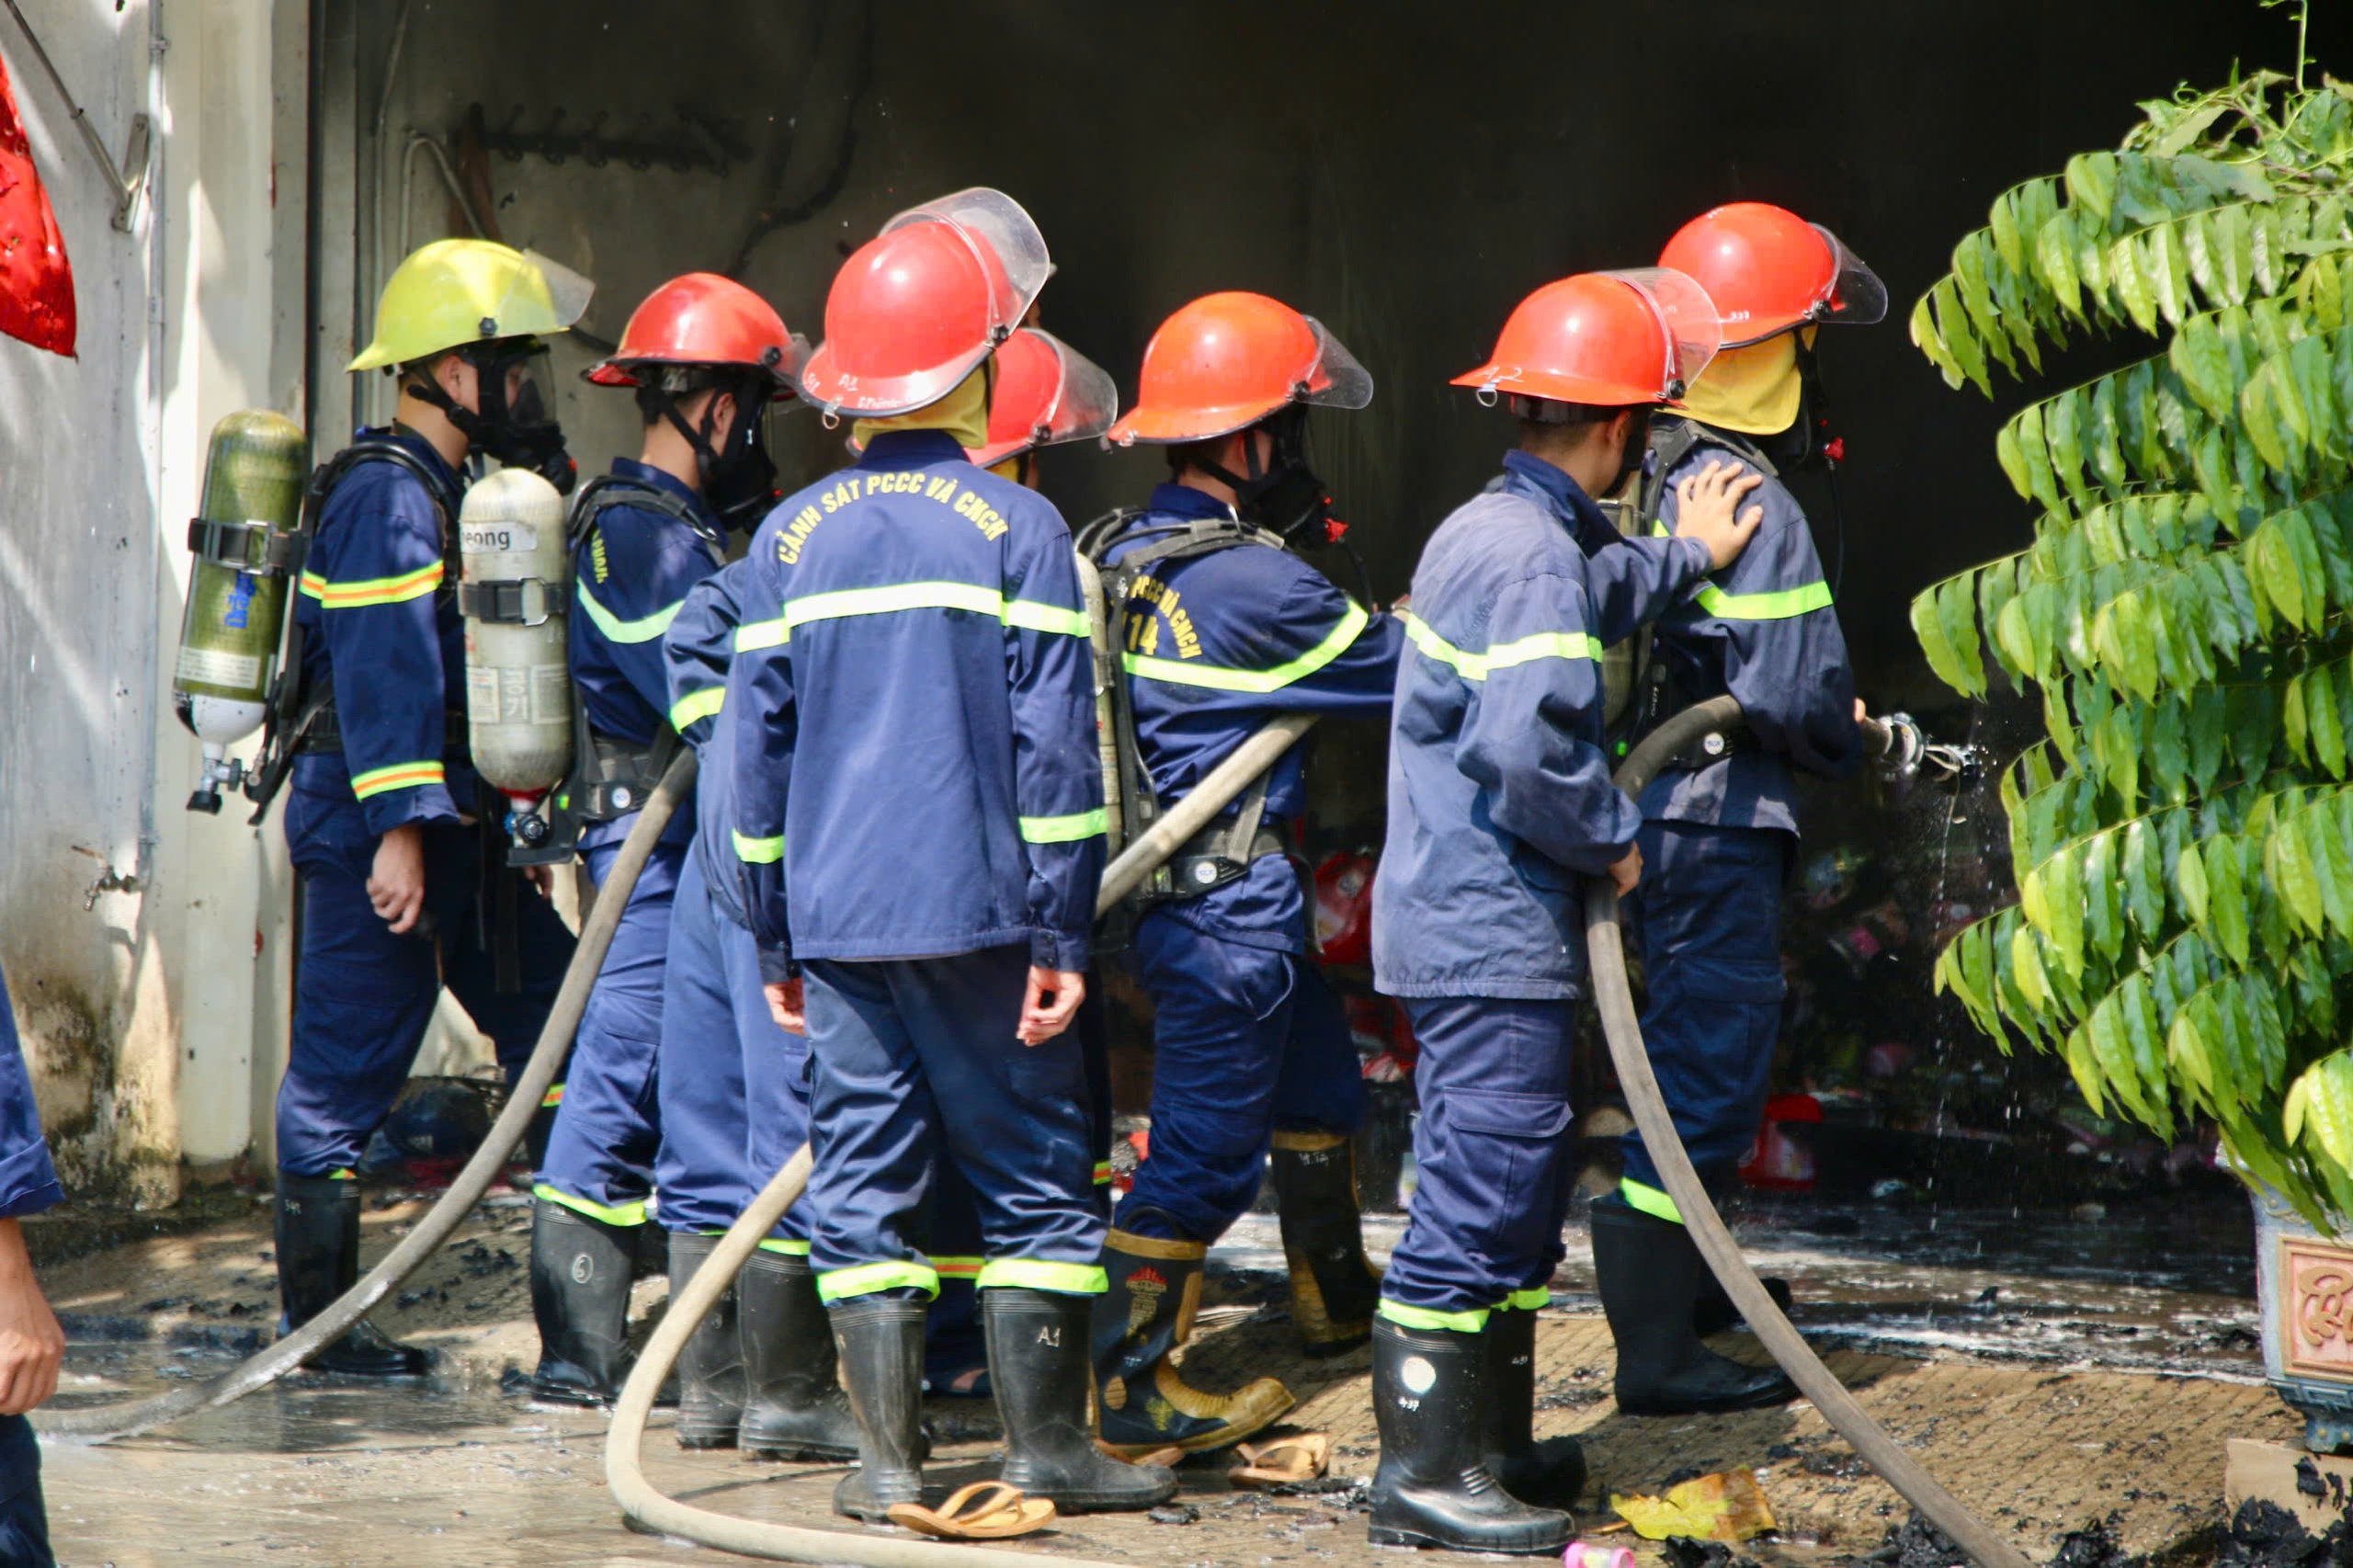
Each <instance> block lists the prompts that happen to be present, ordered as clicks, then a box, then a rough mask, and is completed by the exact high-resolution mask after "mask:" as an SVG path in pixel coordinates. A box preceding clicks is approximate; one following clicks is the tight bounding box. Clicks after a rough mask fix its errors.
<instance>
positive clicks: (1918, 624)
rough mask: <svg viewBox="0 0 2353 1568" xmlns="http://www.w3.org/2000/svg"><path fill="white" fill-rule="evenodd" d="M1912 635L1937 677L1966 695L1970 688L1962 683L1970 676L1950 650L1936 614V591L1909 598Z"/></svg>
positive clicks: (1970, 690) (1949, 644) (1950, 646)
mask: <svg viewBox="0 0 2353 1568" xmlns="http://www.w3.org/2000/svg"><path fill="white" fill-rule="evenodd" d="M1912 635H1913V636H1914V637H1915V638H1917V639H1918V640H1919V643H1920V652H1921V653H1924V654H1926V655H1927V660H1928V667H1929V668H1930V669H1931V670H1934V671H1935V672H1936V675H1937V678H1938V680H1940V681H1942V682H1944V683H1945V684H1946V685H1947V686H1949V687H1952V688H1953V689H1954V690H1955V691H1958V692H1960V693H1961V695H1962V696H1964V697H1967V696H1971V695H1973V691H1972V687H1969V686H1967V685H1966V684H1964V683H1965V682H1966V681H1967V680H1968V678H1969V672H1968V669H1967V667H1966V666H1964V665H1962V664H1961V655H1960V654H1958V653H1954V652H1953V648H1952V644H1951V643H1950V642H1948V641H1946V639H1945V630H1944V623H1943V621H1942V619H1940V617H1939V614H1938V599H1937V591H1936V590H1935V589H1934V588H1929V589H1927V590H1925V591H1924V592H1922V593H1920V594H1919V595H1917V596H1916V597H1914V599H1913V600H1912Z"/></svg>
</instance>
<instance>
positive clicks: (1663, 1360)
mask: <svg viewBox="0 0 2353 1568" xmlns="http://www.w3.org/2000/svg"><path fill="white" fill-rule="evenodd" d="M1592 1216H1593V1274H1594V1280H1595V1283H1596V1284H1597V1287H1598V1288H1599V1290H1600V1292H1601V1310H1602V1312H1604V1313H1605V1314H1607V1315H1608V1319H1609V1335H1610V1337H1611V1338H1613V1339H1615V1340H1616V1341H1617V1342H1618V1408H1619V1409H1620V1410H1621V1411H1623V1412H1624V1413H1625V1414H1627V1415H1703V1414H1715V1413H1721V1412H1723V1411H1728V1410H1761V1409H1763V1408H1765V1407H1766V1406H1768V1405H1775V1404H1786V1403H1789V1402H1790V1400H1793V1399H1795V1398H1797V1397H1798V1391H1797V1385H1796V1384H1795V1383H1792V1382H1790V1380H1789V1379H1788V1378H1787V1377H1785V1376H1783V1375H1782V1374H1781V1372H1780V1370H1779V1369H1777V1368H1766V1369H1758V1368H1756V1367H1746V1366H1743V1365H1742V1364H1741V1363H1740V1362H1738V1361H1734V1360H1733V1359H1732V1358H1729V1357H1725V1356H1719V1355H1717V1354H1716V1353H1715V1352H1714V1351H1712V1350H1711V1349H1709V1348H1708V1347H1707V1346H1704V1345H1702V1344H1700V1343H1699V1335H1697V1334H1695V1333H1693V1332H1692V1328H1691V1318H1692V1311H1693V1305H1694V1303H1695V1302H1696V1301H1698V1299H1699V1277H1700V1276H1701V1274H1703V1273H1704V1272H1705V1271H1706V1269H1707V1267H1708V1266H1707V1264H1706V1263H1705V1262H1704V1261H1702V1260H1701V1258H1700V1256H1699V1247H1698V1246H1697V1245H1696V1244H1694V1243H1693V1242H1692V1240H1691V1236H1690V1233H1688V1232H1687V1231H1686V1230H1684V1228H1683V1227H1682V1226H1680V1225H1678V1224H1677V1223H1676V1222H1675V1221H1672V1220H1662V1219H1660V1218H1658V1217H1657V1216H1655V1215H1652V1214H1645V1213H1643V1211H1642V1210H1639V1209H1633V1208H1630V1207H1628V1206H1627V1205H1625V1204H1622V1203H1610V1202H1601V1203H1597V1204H1595V1205H1594V1206H1593V1210H1592Z"/></svg>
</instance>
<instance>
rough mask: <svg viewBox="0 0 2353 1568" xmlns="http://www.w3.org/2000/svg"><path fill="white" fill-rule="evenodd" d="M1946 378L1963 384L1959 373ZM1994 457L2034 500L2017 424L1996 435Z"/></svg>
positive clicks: (2012, 481) (2025, 495)
mask: <svg viewBox="0 0 2353 1568" xmlns="http://www.w3.org/2000/svg"><path fill="white" fill-rule="evenodd" d="M1924 308H1925V306H1924ZM1946 380H1947V381H1951V382H1952V384H1953V385H1954V386H1959V385H1960V384H1961V381H1960V378H1959V376H1958V374H1957V373H1956V374H1955V375H1952V376H1948V377H1947V378H1946ZM1994 457H1995V460H1996V461H1997V462H1999V463H2000V464H2001V465H2002V472H2003V473H2004V474H2006V475H2007V476H2008V478H2009V482H2010V488H2011V489H2013V490H2015V491H2017V492H2018V494H2019V495H2020V496H2021V497H2023V498H2025V499H2027V500H2032V499H2033V498H2034V491H2033V489H2032V488H2031V487H2030V481H2029V478H2028V476H2027V468H2026V459H2025V458H2023V457H2021V456H2019V455H2018V426H2017V425H2016V424H2014V423H2013V424H2006V425H2004V426H2002V428H2001V429H2000V430H1999V431H1998V432H1997V433H1996V434H1995V437H1994Z"/></svg>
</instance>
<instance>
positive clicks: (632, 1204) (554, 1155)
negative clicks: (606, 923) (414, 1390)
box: [531, 272, 805, 1448]
mask: <svg viewBox="0 0 2353 1568" xmlns="http://www.w3.org/2000/svg"><path fill="white" fill-rule="evenodd" d="M804 352H805V346H804V345H803V344H802V343H801V341H800V340H799V339H798V338H796V337H794V336H793V335H791V334H790V333H789V332H787V331H786V330H785V325H784V323H783V321H782V320H781V319H780V318H779V316H778V315H777V313H776V312H775V311H774V310H773V309H772V308H770V307H769V305H768V304H767V301H763V300H762V299H761V298H760V297H759V296H758V295H756V294H755V293H753V292H752V291H751V290H749V289H746V288H745V287H744V286H743V285H742V284H740V283H737V282H734V281H733V280H731V279H729V278H721V277H717V276H715V275H713V274H711V273H708V272H695V273H688V275H686V276H685V277H682V278H673V279H671V280H670V281H669V282H667V283H665V284H664V285H662V287H660V288H659V289H656V290H654V292H653V293H652V294H650V295H648V296H647V297H646V299H645V301H644V302H643V303H642V304H640V305H639V306H638V308H637V310H636V312H635V313H634V314H632V315H631V317H630V319H629V325H628V326H627V327H626V328H625V329H624V330H623V331H622V333H621V341H620V347H618V348H617V349H615V350H614V352H613V354H612V356H611V357H610V358H607V359H606V360H604V361H603V362H602V363H600V364H598V365H597V366H596V367H594V368H593V369H590V370H589V371H588V372H587V380H588V381H591V382H592V383H594V384H596V385H598V386H608V387H628V388H631V389H633V391H634V393H635V396H636V399H637V406H638V411H639V413H640V414H641V415H642V416H643V418H644V424H645V436H644V442H643V446H642V449H641V451H640V454H639V456H638V457H637V458H636V459H634V460H631V459H629V458H615V459H614V460H613V466H612V472H610V473H608V474H607V475H605V476H603V477H601V478H599V479H597V480H596V481H594V482H592V483H590V484H589V485H588V486H587V487H586V488H585V490H583V491H582V492H581V494H580V499H579V502H578V504H577V505H575V506H574V508H573V514H572V522H571V531H572V538H573V564H574V582H573V615H572V620H571V638H572V647H571V666H572V680H573V691H574V726H573V728H574V747H575V751H576V761H575V762H574V767H573V770H572V775H571V777H570V778H569V779H568V780H567V781H566V784H565V786H564V798H565V805H564V809H565V810H566V811H568V812H571V813H573V814H574V816H576V817H577V818H578V819H580V821H581V829H580V837H579V846H580V853H581V856H582V858H583V859H584V860H585V862H586V864H587V868H588V874H589V876H590V877H591V878H592V879H593V880H594V881H596V882H597V885H598V886H602V885H603V883H604V881H605V876H606V873H607V872H608V870H609V869H610V868H611V866H612V863H613V861H614V859H615V858H616V857H618V856H619V855H620V846H621V842H622V840H623V839H625V838H627V837H628V836H629V830H630V828H631V825H632V824H635V822H636V821H637V812H638V808H639V806H641V805H642V802H643V801H644V800H645V797H646V796H647V795H648V794H649V793H651V792H652V790H653V789H654V784H655V783H656V782H658V781H659V780H660V778H661V777H662V773H663V771H664V769H665V768H666V767H668V766H669V763H670V760H671V758H672V757H673V756H675V755H676V750H677V746H678V736H677V733H676V731H674V730H673V729H672V728H671V727H670V724H669V722H668V720H667V717H666V715H667V713H668V710H669V705H670V702H669V682H668V673H667V671H666V669H665V666H664V662H663V653H662V633H663V631H664V630H665V628H667V627H668V626H669V624H670V622H671V619H672V618H673V617H675V616H676V614H677V613H678V606H679V604H680V602H681V601H682V600H684V599H685V597H686V596H687V591H688V589H689V588H691V587H692V586H693V585H695V584H696V583H697V582H699V580H701V579H702V578H703V577H705V576H707V575H709V574H710V573H711V572H713V571H715V570H717V568H718V566H719V565H720V563H721V562H722V561H723V560H724V559H725V556H724V549H725V541H726V538H727V533H728V530H729V529H730V528H735V529H739V530H746V531H747V530H749V529H750V528H755V527H756V526H757V525H758V523H759V519H760V518H761V517H763V516H764V515H765V514H766V513H767V509H768V507H769V506H772V505H774V504H775V500H776V493H775V482H776V468H775V465H774V464H773V463H772V462H770V461H769V460H768V455H767V444H766V441H765V439H764V437H763V435H762V429H763V426H765V424H766V419H765V417H764V416H765V413H766V409H767V403H769V401H770V400H771V399H774V398H778V397H784V396H790V392H791V385H792V383H791V376H792V374H793V372H794V371H795V370H797V369H799V367H800V362H801V358H802V356H803V354H804ZM694 832H695V812H694V809H693V805H692V803H691V802H688V803H687V804H685V805H683V806H682V807H681V809H680V810H679V811H678V812H677V814H676V816H675V817H673V818H672V819H671V823H670V826H669V828H668V829H667V831H665V833H664V835H663V837H662V842H661V843H660V844H659V845H658V846H656V847H655V849H654V854H653V856H652V857H651V858H649V859H648V860H647V861H646V863H645V869H644V871H643V872H642V874H641V875H640V876H639V878H638V881H637V885H636V887H634V888H633V889H631V892H630V897H629V903H628V905H627V907H626V908H625V909H624V911H623V912H622V915H621V919H620V926H619V927H618V928H617V929H616V930H615V931H614V933H613V945H612V948H611V949H610V950H609V951H608V952H607V954H606V955H605V961H604V964H603V967H602V968H600V969H599V970H598V971H597V987H596V990H595V991H594V993H592V994H591V995H590V997H589V1001H588V1006H587V1010H586V1012H585V1013H584V1014H583V1016H582V1017H581V1020H580V1032H579V1036H578V1039H577V1040H576V1041H575V1042H574V1046H573V1052H572V1061H571V1064H570V1068H569V1072H568V1074H567V1079H566V1081H565V1082H564V1083H563V1084H562V1085H558V1086H557V1087H556V1088H554V1089H552V1090H551V1091H550V1098H551V1101H553V1102H554V1103H555V1104H556V1106H557V1110H556V1117H555V1125H554V1128H553V1131H551V1134H550V1137H549V1140H548V1148H547V1153H546V1157H545V1158H544V1160H543V1161H542V1162H541V1165H540V1171H539V1176H538V1178H537V1180H536V1181H535V1182H534V1183H533V1185H532V1195H533V1199H534V1202H533V1213H532V1225H531V1310H532V1315H533V1316H534V1317H536V1318H537V1319H538V1321H539V1328H540V1365H539V1369H538V1370H537V1372H536V1373H535V1374H534V1375H533V1377H532V1379H531V1392H532V1395H533V1397H534V1398H537V1399H541V1400H545V1401H549V1402H551V1403H567V1404H588V1403H609V1402H610V1401H612V1400H613V1399H615V1398H618V1397H619V1395H620V1383H621V1379H622V1377H623V1376H624V1375H625V1374H626V1371H627V1367H626V1356H625V1336H626V1333H627V1329H628V1318H629V1289H630V1279H631V1272H632V1264H633V1260H634V1258H635V1256H636V1252H637V1242H636V1238H637V1235H638V1233H639V1232H640V1231H641V1230H642V1228H643V1226H644V1225H645V1223H646V1206H645V1200H646V1197H647V1195H648V1194H649V1193H650V1192H651V1191H652V1189H653V1187H654V1159H655V1153H656V1150H657V1148H658V1147H659V1145H660V1143H661V1142H662V1140H663V1138H664V1136H665V1131H664V1129H665V1123H664V1121H663V1120H662V1119H661V1117H660V1114H659V1106H658V1104H657V1088H656V1078H657V1074H656V1071H655V1057H656V1055H657V1053H658V1051H659V1049H660V1042H661V1040H662V1038H663V1030H662V998H663V976H664V968H665V966H664V961H663V958H664V953H665V949H666V947H667V945H668V941H669V926H670V916H671V909H672V904H673V900H674V899H675V897H676V892H677V888H678V876H679V871H680V869H681V867H682V866H683V865H684V863H685V861H686V858H687V845H688V841H689V840H690V839H692V838H693V836H694ZM709 1133H710V1129H709V1128H707V1127H704V1126H699V1125H697V1124H696V1123H695V1122H694V1121H692V1120H691V1119H689V1120H688V1123H687V1124H686V1125H684V1126H681V1127H678V1128H676V1129H674V1130H672V1134H671V1135H674V1136H675V1137H676V1138H679V1139H682V1140H686V1141H688V1142H691V1141H693V1140H694V1139H696V1138H698V1137H705V1136H708V1135H709ZM732 1133H733V1123H732V1122H731V1123H729V1124H728V1128H727V1130H726V1131H725V1132H723V1133H722V1139H723V1140H724V1141H725V1142H726V1143H727V1144H728V1146H729V1147H730V1148H731V1150H732V1148H733V1145H734V1144H736V1143H738V1142H740V1139H736V1138H734V1137H733V1136H732ZM662 1219H663V1225H664V1228H665V1230H667V1231H668V1233H669V1251H670V1273H671V1278H673V1279H674V1280H676V1279H683V1278H687V1277H688V1275H690V1274H691V1273H692V1272H693V1271H694V1268H695V1267H696V1266H697V1265H698V1264H699V1262H700V1261H701V1258H702V1255H703V1254H704V1253H706V1252H708V1251H709V1250H710V1246H711V1244H712V1238H711V1236H710V1234H708V1233H706V1231H705V1229H704V1228H703V1226H702V1225H701V1224H700V1222H699V1221H697V1220H693V1219H690V1218H688V1216H687V1215H686V1214H685V1213H683V1212H682V1211H681V1210H679V1209H678V1208H677V1207H676V1206H673V1205H667V1204H665V1206H664V1209H663V1215H662ZM728 1219H729V1220H732V1219H733V1215H730V1216H728ZM726 1223H727V1221H720V1222H719V1225H718V1228H719V1229H721V1230H724V1229H725V1228H726ZM732 1306H733V1302H732V1301H730V1302H728V1303H726V1305H725V1306H723V1307H722V1309H721V1315H723V1314H724V1312H726V1311H728V1310H731V1309H732ZM735 1359H736V1358H735V1355H734V1352H733V1335H732V1334H731V1333H726V1332H717V1331H715V1332H714V1333H712V1334H710V1335H698V1336H697V1339H696V1342H695V1343H694V1344H692V1345H690V1346H688V1351H687V1353H686V1354H685V1355H683V1356H681V1357H680V1358H679V1362H678V1372H679V1406H678V1423H677V1436H678V1441H679V1443H680V1444H681V1445H682V1446H684V1447H687V1448H714V1447H720V1446H723V1445H726V1444H730V1443H733V1440H734V1435H735V1425H736V1418H737V1416H738V1415H739V1413H740V1405H741V1403H742V1401H741V1398H740V1391H739V1390H738V1389H737V1387H736V1386H735V1385H736V1384H738V1383H739V1382H740V1378H739V1377H738V1376H737V1375H736V1373H735V1371H734V1370H733V1365H734V1362H735Z"/></svg>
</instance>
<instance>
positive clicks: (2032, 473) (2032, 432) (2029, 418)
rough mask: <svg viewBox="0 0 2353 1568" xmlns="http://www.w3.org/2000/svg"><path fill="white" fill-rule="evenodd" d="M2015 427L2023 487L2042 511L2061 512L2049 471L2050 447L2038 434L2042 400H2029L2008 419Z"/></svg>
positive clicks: (2063, 505)
mask: <svg viewBox="0 0 2353 1568" xmlns="http://www.w3.org/2000/svg"><path fill="white" fill-rule="evenodd" d="M2012 423H2013V424H2014V425H2015V426H2017V429H2018V458H2019V460H2020V461H2022V462H2024V463H2025V464H2026V476H2027V491H2028V494H2030V495H2032V496H2033V498H2034V499H2035V501H2036V502H2037V503H2038V504H2040V506H2041V507H2042V509H2043V510H2044V511H2046V512H2057V513H2064V512H2065V511H2066V510H2067V503H2066V502H2065V500H2064V499H2063V498H2062V497H2061V495H2060V494H2059V481H2058V479H2057V477H2056V476H2055V475H2053V474H2052V472H2051V449H2050V447H2049V445H2048V444H2046V442H2045V441H2044V438H2043V434H2042V404H2040V403H2029V404H2027V405H2026V407H2024V408H2022V409H2020V410H2019V411H2018V418H2017V419H2016V420H2015V421H2013V422H2012Z"/></svg>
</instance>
